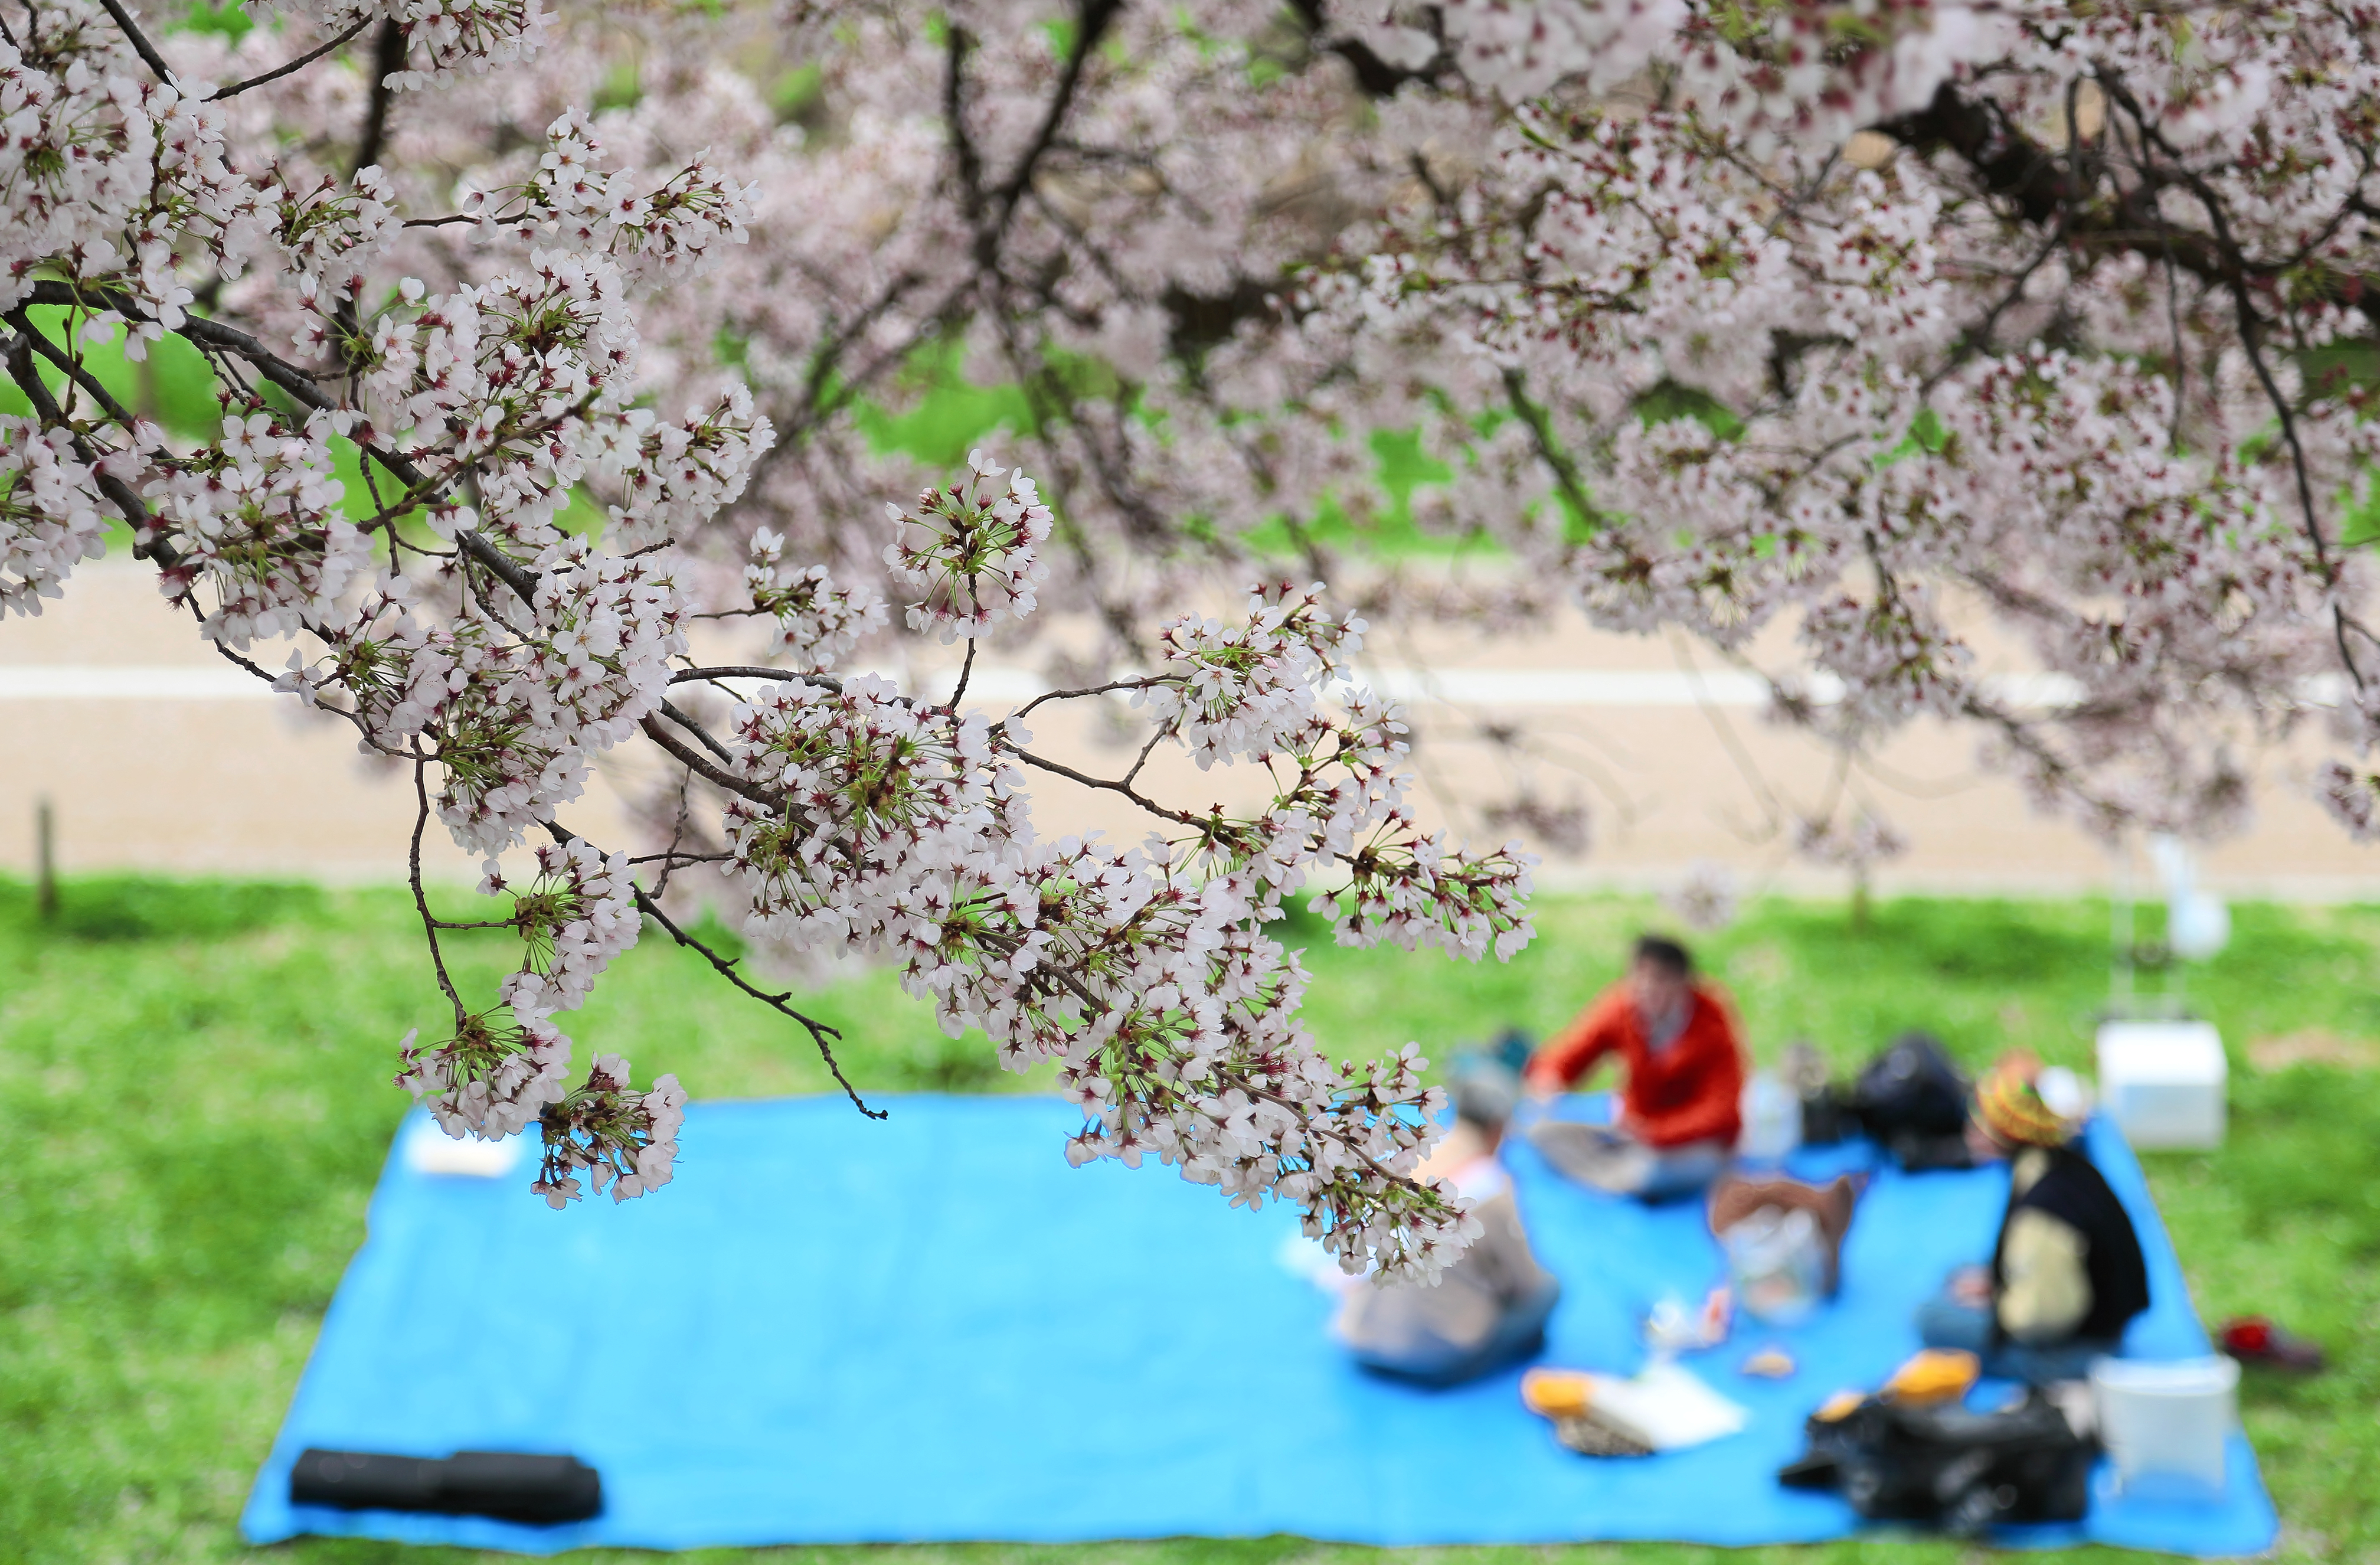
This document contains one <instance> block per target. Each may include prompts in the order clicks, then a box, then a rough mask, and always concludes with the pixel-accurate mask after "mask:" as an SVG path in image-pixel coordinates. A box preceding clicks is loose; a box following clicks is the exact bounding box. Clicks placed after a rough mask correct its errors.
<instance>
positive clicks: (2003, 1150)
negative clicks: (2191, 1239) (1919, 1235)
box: [1917, 1050, 2149, 1386]
mask: <svg viewBox="0 0 2380 1565" xmlns="http://www.w3.org/2000/svg"><path fill="white" fill-rule="evenodd" d="M2040 1070H2041V1064H2040V1062H2039V1061H2037V1060H2035V1059H2034V1057H2033V1056H2032V1055H2030V1054H2027V1053H2024V1052H2023V1051H2022V1050H2019V1051H2017V1052H2014V1053H2011V1054H2009V1055H2006V1056H2004V1057H2003V1058H2002V1059H2001V1060H2000V1062H1999V1063H1998V1064H1997V1065H1994V1066H1993V1067H1992V1069H1991V1070H1990V1072H1988V1073H1987V1074H1985V1076H1984V1078H1983V1079H1982V1080H1981V1081H1979V1082H1977V1083H1976V1084H1975V1102H1974V1112H1973V1117H1972V1118H1971V1119H1970V1120H1969V1121H1968V1131H1967V1134H1968V1142H1969V1146H1970V1149H1971V1150H1972V1151H1973V1153H1974V1155H1975V1157H1976V1159H1977V1160H1979V1161H1981V1160H1984V1159H1995V1158H2006V1159H2009V1160H2010V1168H2009V1203H2008V1212H2007V1215H2006V1216H2005V1217H2003V1218H2002V1219H2000V1233H1999V1240H1998V1244H1996V1245H1995V1246H1994V1247H1993V1250H1992V1264H1991V1265H1990V1266H1988V1267H1963V1268H1960V1269H1959V1270H1958V1271H1956V1272H1953V1273H1952V1274H1951V1276H1950V1279H1949V1282H1948V1283H1946V1284H1945V1285H1944V1288H1943V1291H1942V1292H1941V1293H1940V1294H1938V1295H1937V1296H1936V1297H1935V1298H1933V1299H1931V1300H1929V1301H1927V1303H1926V1304H1925V1305H1924V1306H1923V1307H1922V1308H1921V1309H1920V1310H1919V1311H1918V1312H1917V1328H1918V1331H1919V1333H1920V1334H1921V1335H1922V1336H1923V1337H1924V1338H1925V1345H1926V1346H1927V1347H1929V1348H1964V1349H1966V1350H1967V1351H1968V1352H1970V1353H1974V1354H1976V1355H1977V1356H1978V1357H1980V1358H1981V1359H1982V1360H1983V1361H1984V1373H1985V1374H1986V1375H1991V1376H1997V1377H2000V1378H2002V1379H2008V1380H2023V1381H2027V1382H2029V1383H2031V1384H2033V1385H2036V1386H2041V1385H2047V1384H2049V1383H2051V1382H2053V1381H2058V1380H2078V1379H2081V1378H2083V1377H2084V1376H2085V1375H2086V1374H2088V1373H2089V1371H2090V1366H2091V1361H2092V1360H2093V1359H2095V1358H2097V1357H2099V1356H2100V1355H2102V1354H2105V1353H2115V1352H2116V1351H2117V1350H2118V1349H2119V1347H2120V1346H2121V1345H2122V1342H2123V1336H2124V1326H2125V1323H2126V1322H2128V1321H2130V1320H2131V1318H2132V1316H2136V1315H2138V1314H2140V1313H2141V1312H2142V1311H2143V1310H2144V1309H2146V1308H2148V1307H2149V1282H2148V1268H2147V1265H2146V1263H2145V1262H2144V1261H2143V1259H2142V1256H2141V1242H2140V1237H2139V1235H2137V1234H2136V1233H2134V1232H2133V1231H2132V1219H2131V1218H2130V1217H2129V1216H2127V1215H2126V1214H2125V1211H2124V1207H2123V1203H2122V1202H2121V1201H2119V1200H2118V1199H2117V1198H2116V1193H2115V1192H2114V1191H2113V1190H2111V1189H2109V1188H2108V1187H2107V1179H2106V1178H2105V1177H2104V1176H2103V1175H2101V1173H2100V1172H2099V1171H2098V1170H2097V1169H2095V1168H2094V1167H2093V1166H2092V1164H2091V1159H2088V1158H2087V1157H2085V1156H2083V1151H2082V1149H2081V1147H2080V1146H2077V1145H2075V1142H2074V1127H2073V1126H2071V1125H2070V1124H2069V1123H2068V1122H2066V1121H2065V1120H2063V1119H2061V1118H2059V1117H2058V1114H2057V1113H2055V1112H2054V1111H2052V1110H2051V1109H2050V1108H2049V1106H2048V1105H2047V1104H2046V1103H2044V1102H2043V1101H2042V1100H2041V1093H2040V1091H2039V1089H2038V1088H2037V1087H2036V1086H2035V1085H2034V1080H2035V1078H2036V1077H2037V1076H2038V1075H2039V1074H2040Z"/></svg>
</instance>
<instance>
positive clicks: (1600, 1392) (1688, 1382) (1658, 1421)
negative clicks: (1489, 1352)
mask: <svg viewBox="0 0 2380 1565" xmlns="http://www.w3.org/2000/svg"><path fill="white" fill-rule="evenodd" d="M1521 1401H1522V1402H1523V1403H1524V1405H1525V1406H1526V1407H1527V1408H1528V1409H1529V1411H1530V1412H1532V1413H1536V1414H1537V1415H1538V1416H1539V1417H1541V1418H1548V1419H1551V1420H1552V1421H1553V1422H1554V1424H1555V1426H1556V1427H1555V1433H1556V1436H1557V1437H1558V1438H1560V1437H1561V1429H1560V1425H1562V1424H1564V1423H1566V1422H1571V1421H1585V1422H1588V1423H1593V1424H1597V1425H1602V1426H1603V1428H1604V1429H1606V1430H1608V1431H1609V1432H1611V1433H1612V1434H1615V1435H1618V1436H1620V1437H1621V1438H1622V1440H1621V1444H1622V1445H1625V1444H1634V1445H1640V1446H1643V1447H1644V1448H1645V1450H1657V1451H1661V1450H1684V1449H1685V1448H1686V1447H1688V1446H1699V1445H1704V1444H1706V1443H1707V1442H1709V1441H1712V1440H1716V1439H1718V1438H1722V1437H1724V1436H1728V1435H1732V1434H1734V1433H1735V1432H1736V1431H1737V1430H1739V1429H1742V1428H1743V1425H1744V1422H1745V1419H1746V1417H1747V1414H1746V1413H1744V1410H1743V1408H1741V1407H1739V1406H1737V1405H1736V1404H1735V1403H1733V1402H1731V1401H1728V1400H1727V1399H1726V1398H1725V1397H1722V1396H1720V1395H1719V1394H1718V1392H1717V1391H1714V1390H1712V1389H1710V1388H1709V1387H1708V1386H1706V1385H1705V1384H1704V1383H1703V1382H1702V1381H1701V1380H1700V1379H1698V1378H1696V1377H1695V1376H1694V1373H1693V1371H1691V1370H1687V1369H1683V1368H1681V1367H1680V1366H1678V1365H1675V1364H1672V1363H1670V1362H1669V1361H1668V1360H1666V1359H1656V1360H1655V1361H1654V1362H1653V1363H1651V1364H1649V1365H1645V1368H1644V1370H1643V1371H1642V1372H1641V1373H1639V1374H1637V1375H1635V1376H1633V1377H1629V1378H1626V1379H1622V1378H1621V1377H1619V1376H1616V1375H1597V1374H1595V1373H1593V1372H1592V1371H1588V1370H1575V1369H1534V1370H1531V1371H1530V1372H1529V1373H1528V1374H1527V1375H1525V1376H1524V1377H1522V1379H1521ZM1585 1438H1587V1437H1586V1436H1585V1435H1584V1434H1583V1433H1581V1434H1578V1436H1577V1438H1575V1439H1574V1438H1562V1443H1563V1444H1564V1445H1567V1446H1569V1447H1570V1448H1571V1449H1572V1450H1585V1447H1584V1446H1582V1445H1581V1444H1579V1443H1578V1440H1580V1439H1585ZM1586 1454H1589V1455H1596V1456H1612V1455H1625V1454H1636V1453H1633V1452H1629V1451H1626V1450H1617V1449H1615V1450H1593V1451H1588V1452H1587V1453H1586Z"/></svg>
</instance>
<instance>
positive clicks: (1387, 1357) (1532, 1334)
mask: <svg viewBox="0 0 2380 1565" xmlns="http://www.w3.org/2000/svg"><path fill="white" fill-rule="evenodd" d="M1517 1096H1518V1094H1517V1093H1516V1091H1515V1090H1514V1086H1513V1084H1512V1075H1511V1073H1509V1072H1502V1071H1495V1070H1492V1069H1490V1070H1486V1071H1481V1072H1478V1073H1475V1074H1469V1075H1466V1076H1464V1077H1463V1079H1461V1080H1459V1081H1457V1082H1456V1083H1455V1086H1454V1125H1453V1127H1452V1128H1451V1130H1449V1131H1448V1132H1447V1134H1446V1137H1445V1139H1444V1140H1442V1141H1440V1142H1439V1144H1438V1145H1437V1146H1435V1147H1433V1148H1432V1149H1431V1151H1430V1155H1429V1158H1428V1159H1427V1160H1426V1161H1425V1162H1424V1163H1423V1164H1422V1167H1421V1171H1422V1172H1423V1173H1424V1174H1427V1175H1428V1176H1430V1177H1432V1178H1437V1179H1443V1180H1445V1181H1447V1182H1448V1183H1451V1184H1452V1185H1453V1186H1454V1187H1455V1189H1456V1191H1457V1192H1458V1193H1459V1194H1461V1195H1466V1196H1469V1197H1470V1198H1471V1199H1472V1201H1473V1202H1474V1205H1473V1207H1472V1208H1471V1215H1472V1216H1473V1217H1475V1218H1476V1219H1479V1226H1480V1230H1481V1231H1480V1234H1479V1237H1477V1238H1476V1239H1474V1240H1473V1241H1472V1242H1471V1247H1470V1248H1469V1249H1467V1250H1465V1251H1464V1252H1463V1254H1462V1256H1460V1257H1459V1258H1457V1259H1456V1261H1455V1262H1454V1264H1453V1265H1452V1266H1451V1267H1448V1268H1446V1270H1445V1271H1444V1272H1443V1273H1441V1274H1440V1275H1439V1279H1438V1280H1437V1281H1436V1282H1435V1283H1426V1282H1408V1283H1396V1284H1391V1285H1390V1286H1387V1287H1375V1286H1373V1285H1372V1284H1370V1283H1364V1284H1362V1285H1360V1286H1358V1287H1355V1288H1353V1289H1350V1290H1349V1291H1348V1293H1347V1298H1346V1302H1345V1303H1344V1304H1342V1306H1341V1308H1340V1312H1339V1319H1338V1321H1337V1323H1336V1325H1335V1327H1334V1328H1333V1329H1334V1330H1335V1331H1336V1333H1337V1335H1338V1338H1339V1340H1340V1341H1342V1342H1343V1343H1345V1344H1346V1345H1347V1347H1348V1349H1349V1351H1350V1352H1352V1353H1354V1356H1355V1361H1356V1362H1357V1363H1358V1364H1361V1365H1364V1366H1365V1367H1366V1368H1367V1369H1373V1370H1378V1371H1379V1372H1381V1373H1382V1374H1387V1375H1394V1376H1398V1377H1403V1378H1405V1379H1411V1380H1418V1381H1421V1382H1423V1383H1424V1384H1426V1385H1432V1386H1451V1385H1454V1384H1456V1383H1458V1382H1460V1381H1463V1380H1470V1379H1474V1378H1476V1377H1479V1376H1482V1375H1486V1374H1488V1373H1490V1372H1491V1371H1494V1370H1498V1369H1501V1368H1503V1367H1504V1366H1505V1365H1509V1364H1513V1363H1516V1362H1518V1361H1519V1360H1521V1359H1524V1358H1526V1357H1527V1356H1528V1355H1529V1354H1531V1353H1535V1352H1536V1351H1537V1349H1538V1347H1539V1346H1540V1345H1542V1344H1543V1342H1544V1341H1545V1335H1546V1317H1547V1316H1549V1315H1551V1314H1552V1313H1553V1307H1554V1301H1555V1300H1557V1299H1559V1298H1560V1297H1561V1284H1560V1283H1559V1282H1556V1281H1555V1280H1553V1278H1552V1276H1551V1275H1550V1274H1549V1273H1548V1272H1547V1271H1546V1269H1545V1268H1543V1267H1540V1266H1539V1265H1537V1258H1536V1256H1535V1255H1534V1254H1532V1253H1531V1252H1530V1249H1529V1240H1528V1236H1527V1235H1526V1234H1525V1233H1524V1232H1523V1231H1521V1212H1520V1208H1519V1207H1517V1206H1515V1205H1514V1204H1513V1201H1512V1182H1511V1181H1510V1180H1509V1179H1508V1178H1506V1177H1505V1174H1504V1166H1503V1165H1502V1164H1501V1163H1500V1162H1498V1161H1497V1160H1496V1146H1497V1143H1498V1142H1499V1141H1500V1140H1501V1139H1502V1137H1503V1134H1504V1123H1505V1121H1506V1120H1508V1119H1510V1118H1511V1116H1512V1104H1513V1100H1514V1098H1516V1097H1517Z"/></svg>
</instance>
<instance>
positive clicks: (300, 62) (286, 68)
mask: <svg viewBox="0 0 2380 1565" xmlns="http://www.w3.org/2000/svg"><path fill="white" fill-rule="evenodd" d="M371 20H372V13H370V12H369V11H367V12H366V13H364V15H362V16H360V17H358V18H356V25H355V26H353V27H351V28H349V29H347V30H346V31H345V32H343V33H341V34H339V36H337V37H336V38H334V39H332V40H331V41H330V42H328V43H324V44H321V45H318V46H317V47H315V48H312V49H309V50H307V51H306V52H305V53H304V54H302V55H298V56H297V58H296V59H294V60H291V61H290V62H289V63H288V64H287V65H283V66H275V67H273V68H272V69H271V70H269V71H266V72H265V73H264V74H263V75H262V76H251V77H249V79H247V80H246V81H235V82H233V83H232V84H231V85H230V86H229V87H225V88H220V89H218V90H217V91H214V92H212V93H210V94H209V95H208V97H207V102H208V103H220V102H221V101H222V100H224V99H225V98H236V97H237V96H239V94H241V93H242V92H245V91H248V90H249V88H251V87H261V86H263V85H264V84H265V83H266V82H268V81H278V80H280V79H282V78H283V77H285V76H287V75H288V74H289V73H290V72H291V71H295V70H303V69H305V68H306V67H308V66H310V65H312V64H313V63H314V62H315V61H316V60H319V59H321V58H322V56H323V55H327V54H329V53H330V52H331V51H332V50H334V49H336V48H337V47H339V45H341V44H342V43H345V42H347V41H348V40H350V39H352V38H354V37H355V35H356V34H357V33H359V32H361V31H362V30H364V29H366V28H368V27H370V26H371ZM408 226H409V225H408Z"/></svg>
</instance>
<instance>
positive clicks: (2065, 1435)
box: [1777, 1388, 2099, 1538]
mask: <svg viewBox="0 0 2380 1565" xmlns="http://www.w3.org/2000/svg"><path fill="white" fill-rule="evenodd" d="M1804 1433H1805V1435H1806V1436H1807V1438H1808V1439H1809V1442H1810V1446H1809V1450H1807V1451H1806V1452H1804V1453H1803V1455H1802V1456H1801V1457H1800V1458H1799V1459H1797V1460H1796V1461H1794V1462H1791V1463H1789V1464H1787V1465H1786V1466H1785V1467H1784V1468H1783V1469H1782V1470H1781V1471H1779V1473H1778V1474H1777V1479H1778V1482H1779V1483H1781V1484H1784V1485H1786V1486H1789V1487H1791V1488H1802V1489H1838V1490H1840V1491H1841V1493H1842V1497H1843V1498H1845V1499H1847V1500H1849V1501H1850V1502H1851V1506H1852V1510H1856V1511H1858V1512H1859V1513H1860V1514H1861V1515H1862V1516H1864V1517H1865V1518H1867V1519H1868V1520H1870V1521H1875V1522H1918V1523H1929V1524H1931V1525H1934V1526H1938V1527H1940V1528H1941V1529H1943V1530H1944V1531H1945V1532H1948V1533H1949V1534H1951V1535H1954V1536H1958V1537H1965V1538H1978V1537H1981V1536H1982V1535H1984V1533H1985V1531H1986V1530H1987V1529H1989V1528H1991V1527H1993V1526H1996V1525H1998V1524H1999V1523H2009V1522H2074V1521H2079V1520H2081V1519H2082V1516H2083V1511H2084V1510H2085V1509H2087V1508H2088V1506H2089V1505H2090V1501H2091V1467H2092V1463H2093V1462H2095V1460H2096V1459H2097V1457H2098V1453H2099V1446H2098V1442H2097V1441H2096V1440H2095V1439H2092V1438H2089V1437H2087V1436H2083V1435H2080V1434H2077V1433H2076V1432H2075V1429H2074V1425H2072V1423H2070V1421H2069V1420H2068V1418H2067V1416H2066V1414H2065V1413H2063V1412H2062V1411H2060V1410H2059V1408H2058V1404H2057V1403H2055V1402H2053V1401H2050V1400H2049V1399H2048V1398H2047V1397H2046V1396H2045V1395H2043V1393H2042V1392H2041V1391H2040V1389H2038V1388H2035V1389H2029V1390H2027V1391H2026V1392H2025V1394H2024V1399H2023V1400H2022V1401H2020V1402H2018V1403H2016V1404H2015V1405H2014V1406H2012V1407H2010V1408H2006V1409H2003V1410H2002V1411H2000V1412H1998V1413H1971V1412H1969V1411H1968V1410H1967V1409H1966V1408H1964V1407H1962V1406H1961V1405H1960V1404H1959V1403H1958V1402H1956V1401H1944V1402H1933V1403H1905V1402H1901V1401H1894V1400H1890V1399H1887V1398H1881V1397H1870V1398H1868V1399H1867V1400H1866V1401H1863V1402H1861V1403H1860V1404H1859V1406H1857V1407H1855V1408H1853V1409H1852V1411H1851V1412H1850V1413H1845V1414H1844V1415H1842V1416H1841V1417H1840V1418H1834V1419H1824V1418H1815V1417H1814V1418H1812V1419H1811V1420H1810V1421H1809V1423H1808V1424H1807V1425H1805V1426H1804Z"/></svg>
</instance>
